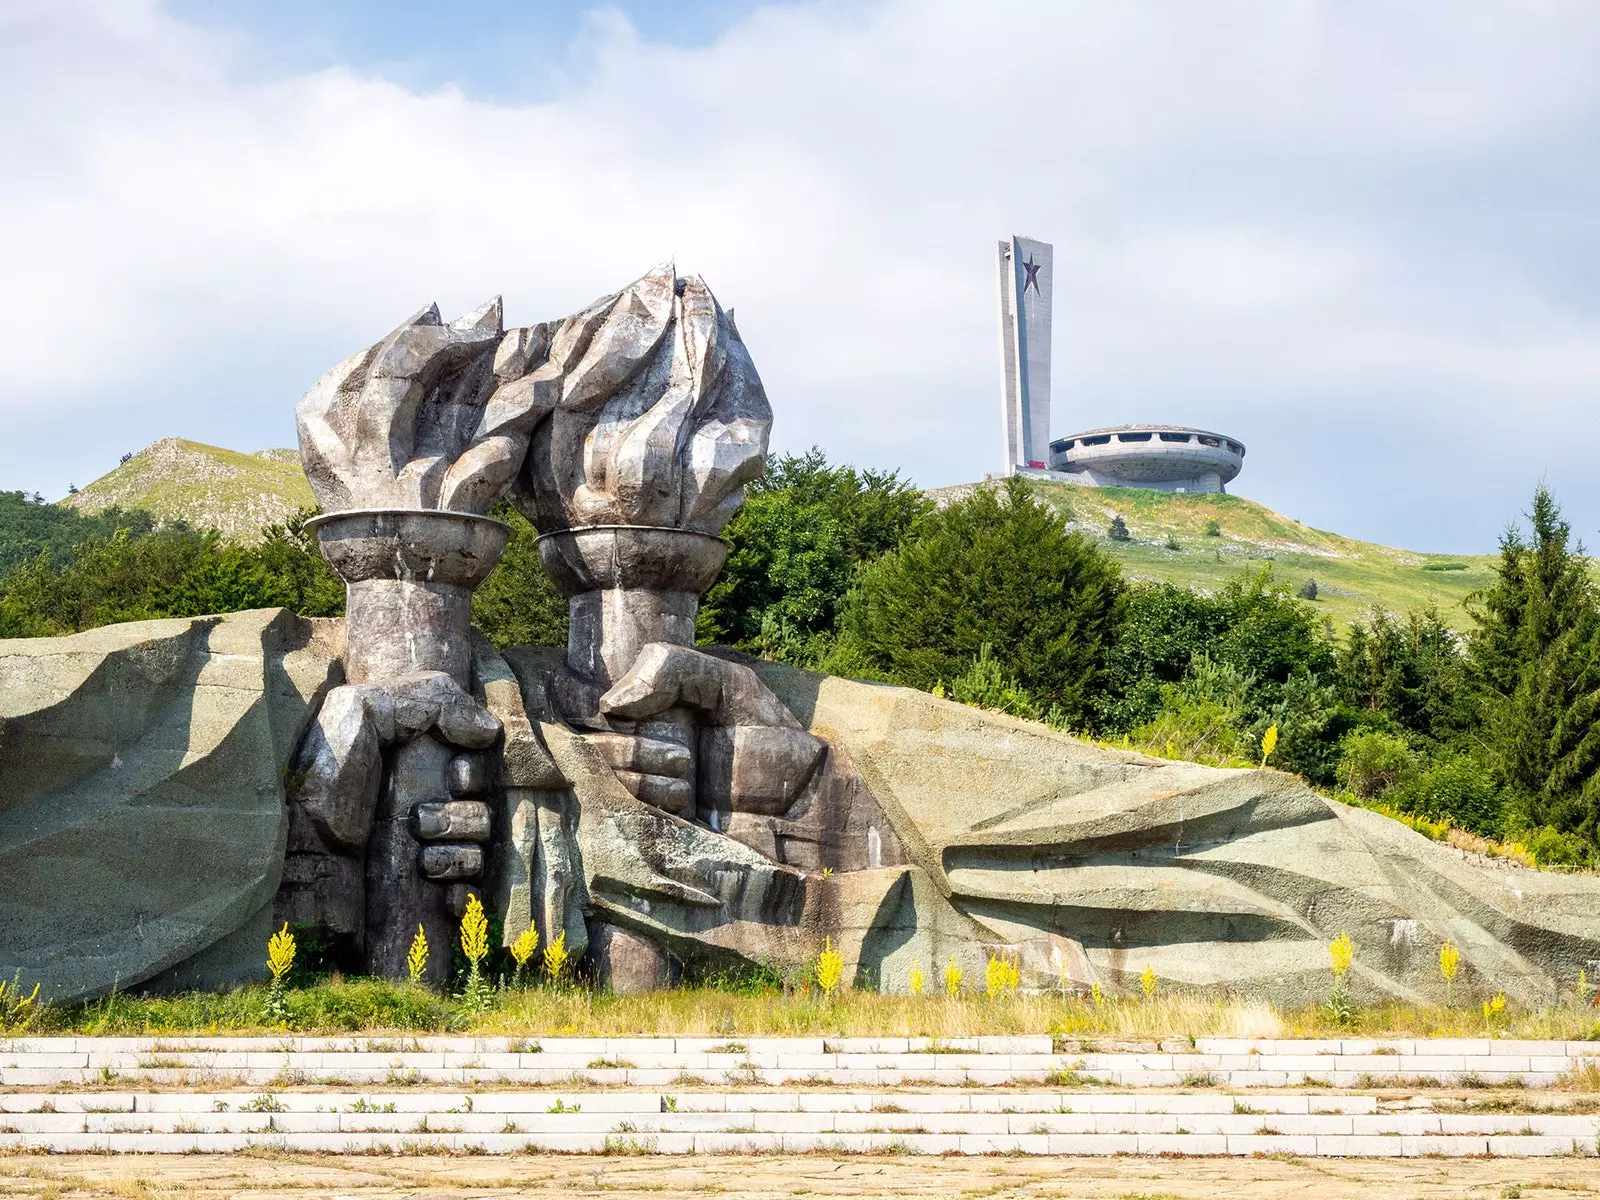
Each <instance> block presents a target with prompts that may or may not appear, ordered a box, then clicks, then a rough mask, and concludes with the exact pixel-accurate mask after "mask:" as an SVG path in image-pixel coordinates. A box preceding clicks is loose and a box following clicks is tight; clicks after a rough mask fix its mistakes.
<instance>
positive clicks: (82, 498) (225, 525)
mask: <svg viewBox="0 0 1600 1200" xmlns="http://www.w3.org/2000/svg"><path fill="white" fill-rule="evenodd" d="M972 486H973V485H971V484H964V485H961V486H958V487H949V488H938V489H935V490H933V491H932V492H930V493H929V494H930V495H931V496H933V497H934V499H935V500H940V501H949V500H953V499H956V498H958V497H960V496H961V495H964V494H965V493H967V492H969V491H970V490H971V489H972ZM1034 487H1035V489H1036V494H1037V495H1038V496H1039V497H1040V498H1041V499H1042V500H1044V501H1045V502H1046V503H1048V504H1050V505H1052V506H1054V507H1055V508H1057V509H1058V510H1060V511H1062V512H1063V513H1065V514H1066V515H1067V516H1068V518H1069V520H1070V522H1071V525H1072V528H1074V529H1076V530H1078V531H1079V532H1081V533H1084V534H1087V535H1089V536H1091V537H1093V538H1095V539H1096V540H1097V541H1098V542H1100V543H1101V544H1102V545H1103V546H1105V548H1106V549H1107V550H1109V551H1110V552H1111V553H1112V554H1113V555H1115V556H1116V557H1117V558H1118V559H1119V560H1120V561H1121V562H1122V564H1123V566H1124V568H1125V569H1126V571H1127V574H1128V576H1129V577H1130V578H1133V579H1149V580H1160V581H1165V582H1170V583H1176V584H1183V585H1189V586H1193V587H1197V588H1200V589H1202V590H1205V591H1212V590H1215V589H1216V588H1219V587H1221V586H1222V585H1223V584H1225V583H1226V582H1227V581H1228V580H1229V579H1232V578H1233V577H1235V576H1236V575H1238V573H1239V572H1240V571H1241V570H1246V569H1259V568H1260V567H1261V566H1263V565H1265V564H1266V563H1268V562H1270V563H1271V564H1272V568H1273V572H1274V574H1275V575H1276V576H1277V577H1278V578H1279V579H1282V580H1283V581H1284V582H1286V583H1288V584H1290V585H1291V586H1293V587H1296V588H1299V587H1301V586H1302V585H1303V584H1304V583H1305V581H1306V580H1307V579H1314V580H1315V581H1316V584H1317V598H1316V606H1317V608H1318V610H1319V611H1323V612H1326V613H1327V615H1328V617H1329V618H1330V619H1332V620H1333V622H1334V623H1335V624H1336V625H1344V624H1347V623H1348V622H1350V621H1351V620H1353V619H1355V618H1356V617H1359V616H1361V615H1363V614H1365V613H1366V612H1367V611H1368V610H1369V609H1370V608H1371V607H1372V606H1373V605H1374V604H1381V605H1383V606H1384V607H1386V608H1388V609H1391V610H1393V611H1396V612H1403V611H1405V610H1406V609H1409V608H1416V607H1420V606H1422V605H1425V604H1429V603H1433V604H1436V605H1438V608H1439V612H1440V615H1441V616H1443V617H1444V619H1445V620H1446V621H1448V622H1449V623H1450V624H1451V625H1453V626H1455V627H1457V628H1459V629H1465V627H1466V624H1467V620H1466V613H1465V612H1464V611H1463V609H1462V607H1461V601H1462V600H1463V599H1464V598H1465V597H1466V596H1467V595H1469V594H1470V593H1472V592H1474V591H1476V590H1478V589H1479V588H1481V587H1483V586H1484V585H1485V584H1486V583H1488V581H1489V578H1490V573H1491V570H1492V567H1493V564H1494V561H1495V558H1494V556H1493V555H1465V556H1463V555H1443V554H1424V553H1420V552H1416V551H1411V550H1397V549H1395V548H1393V547H1391V546H1380V545H1378V544H1376V543H1374V542H1359V541H1356V540H1354V539H1353V538H1347V537H1341V536H1340V535H1339V534H1336V533H1328V532H1327V531H1325V530H1321V529H1313V528H1311V527H1310V526H1309V525H1302V524H1301V523H1300V522H1299V521H1296V520H1293V519H1291V518H1289V517H1285V516H1282V515H1281V514H1279V513H1276V512H1273V511H1272V510H1271V509H1270V508H1267V507H1265V506H1264V505H1261V504H1257V503H1256V502H1255V501H1253V500H1246V499H1245V498H1244V497H1242V496H1230V495H1194V494H1177V493H1172V492H1157V491H1151V490H1148V489H1145V488H1085V487H1077V486H1074V485H1072V484H1067V483H1055V482H1051V481H1047V480H1038V481H1035V483H1034ZM62 503H63V504H64V505H67V506H68V507H71V508H75V509H77V510H78V511H80V512H82V513H85V514H92V513H98V512H101V511H103V510H105V509H107V508H110V507H112V506H116V507H119V508H122V509H124V510H133V509H143V510H145V511H147V512H149V513H150V514H152V515H153V516H154V517H155V518H156V519H157V520H160V521H173V520H183V521H187V522H188V523H189V524H190V525H193V526H195V527H197V528H204V529H217V530H220V531H221V532H222V534H223V536H224V537H226V538H228V539H230V540H233V541H242V542H248V541H254V540H255V539H256V538H257V537H259V535H260V533H261V530H263V529H264V528H266V526H268V525H271V524H274V523H277V522H281V521H283V520H285V519H287V518H288V517H290V516H292V515H293V514H294V513H295V512H297V511H298V510H299V509H301V508H305V507H308V506H310V505H312V504H314V503H315V500H314V499H313V497H312V495H311V487H310V485H309V484H308V483H307V482H306V478H305V475H304V474H303V473H302V472H301V470H300V459H299V455H298V453H297V452H296V451H294V450H262V451H258V452H257V453H255V454H241V453H238V452H237V451H233V450H223V449H220V448H218V447H216V446H206V445H202V444H201V443H199V442H190V441H185V440H183V439H181V438H163V439H162V440H161V441H159V442H156V443H154V444H153V445H150V446H148V447H146V448H145V449H144V450H142V451H140V452H139V453H138V454H135V455H134V456H133V457H132V458H131V459H129V460H128V461H127V462H125V463H123V464H122V465H121V466H119V467H118V468H117V469H116V470H114V471H112V472H111V473H110V474H108V475H104V476H102V477H101V478H99V479H97V480H95V481H94V482H93V483H91V484H89V486H88V487H85V488H83V489H82V490H81V491H79V492H78V493H76V494H75V495H72V496H69V497H67V498H66V499H65V500H63V501H62ZM1114 516H1121V517H1122V519H1123V521H1124V522H1125V523H1126V525H1127V528H1128V533H1129V535H1130V536H1129V539H1128V540H1127V541H1116V540H1113V539H1112V538H1110V537H1109V536H1108V527H1109V526H1110V523H1111V519H1112V517H1114ZM1211 522H1215V523H1216V533H1215V534H1212V533H1209V532H1208V526H1209V525H1210V523H1211ZM1172 543H1176V547H1177V548H1176V549H1173V548H1172Z"/></svg>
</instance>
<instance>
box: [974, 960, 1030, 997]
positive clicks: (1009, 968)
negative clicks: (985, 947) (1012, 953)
mask: <svg viewBox="0 0 1600 1200" xmlns="http://www.w3.org/2000/svg"><path fill="white" fill-rule="evenodd" d="M1021 983H1022V968H1021V966H1020V965H1018V963H1017V961H1016V960H1015V959H1005V958H1002V957H1001V956H1000V955H998V954H991V955H990V956H989V963H988V965H987V966H986V967H984V969H983V989H984V991H986V992H988V993H989V999H991V1000H995V999H998V998H999V997H1000V996H1002V995H1005V994H1006V993H1008V992H1015V991H1016V990H1017V987H1018V986H1019V985H1020V984H1021Z"/></svg>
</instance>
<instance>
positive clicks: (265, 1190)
mask: <svg viewBox="0 0 1600 1200" xmlns="http://www.w3.org/2000/svg"><path fill="white" fill-rule="evenodd" d="M1518 1188H1520V1189H1522V1192H1525V1193H1526V1194H1528V1195H1546V1194H1548V1195H1555V1194H1567V1195H1571V1194H1574V1193H1588V1192H1591V1191H1595V1190H1600V1165H1597V1163H1596V1162H1595V1161H1594V1160H1583V1159H1568V1158H1561V1159H1536V1160H1529V1159H1488V1160H1485V1159H1452V1160H1441V1159H1421V1160H1418V1159H1411V1160H1394V1159H1378V1160H1371V1159H1367V1160H1351V1161H1345V1160H1340V1159H1317V1160H1311V1159H1295V1158H1247V1159H1201V1158H1144V1159H1136V1158H1110V1159H1107V1158H884V1157H855V1156H831V1155H803V1156H782V1157H780V1156H763V1157H754V1158H751V1157H732V1156H729V1157H720V1156H717V1157H700V1158H694V1159H682V1158H665V1157H662V1158H605V1157H591V1156H580V1155H570V1156H568V1155H533V1156H525V1155H517V1156H512V1157H506V1158H431V1157H414V1158H413V1157H403V1158H386V1157H365V1156H362V1157H333V1156H288V1155H262V1156H256V1155H249V1156H242V1155H241V1156H227V1155H182V1156H165V1155H159V1156H151V1157H148V1158H145V1157H141V1158H138V1159H129V1158H113V1157H109V1156H108V1157H100V1156H83V1157H78V1156H39V1155H18V1156H12V1157H8V1158H4V1159H0V1197H7V1198H9V1197H23V1196H29V1197H32V1196H38V1197H59V1198H67V1197H71V1198H72V1200H79V1198H87V1197H102V1196H106V1197H112V1196H115V1197H133V1198H141V1200H142V1198H146V1197H148V1198H149V1200H162V1198H164V1197H168V1196H196V1197H205V1198H208V1200H209V1198H210V1197H213V1196H215V1197H221V1196H229V1197H233V1196H238V1197H246V1198H248V1200H269V1198H270V1200H276V1198H278V1197H283V1198H285V1200H288V1198H291V1197H293V1198H301V1197H310V1196H340V1197H345V1196H350V1197H373V1198H376V1197H389V1196H419V1195H420V1196H426V1197H428V1198H429V1200H434V1198H439V1200H443V1198H446V1197H457V1196H460V1197H467V1196H471V1197H475V1198H476V1197H498V1196H507V1197H510V1196H523V1195H534V1196H538V1197H549V1198H551V1200H561V1198H564V1197H580V1196H581V1197H594V1196H597V1195H601V1194H604V1195H605V1196H607V1197H613V1198H616V1200H634V1198H637V1200H645V1198H646V1197H651V1198H654V1197H659V1196H662V1195H669V1196H684V1195H707V1196H724V1197H752V1198H759V1200H767V1198H768V1197H771V1198H773V1200H776V1198H778V1197H790V1196H812V1197H871V1196H902V1195H904V1196H910V1195H920V1196H926V1195H928V1194H929V1193H930V1192H936V1193H937V1194H938V1195H939V1197H940V1198H941V1200H969V1198H971V1200H977V1198H978V1197H988V1196H996V1195H1004V1196H1005V1197H1007V1198H1008V1200H1032V1198H1034V1197H1037V1198H1038V1200H1077V1198H1080V1197H1081V1198H1083V1200H1090V1198H1094V1200H1101V1198H1104V1200H1113V1198H1115V1200H1132V1198H1133V1197H1138V1198H1140V1200H1189V1198H1190V1197H1218V1196H1226V1197H1229V1198H1230V1200H1267V1198H1269V1197H1270V1198H1272V1200H1278V1198H1279V1197H1283V1196H1293V1197H1295V1200H1345V1198H1347V1197H1352V1196H1359V1197H1360V1198H1361V1200H1436V1198H1440V1200H1442V1198H1445V1197H1449V1198H1451V1200H1455V1198H1462V1200H1465V1198H1466V1197H1493V1196H1500V1195H1505V1194H1520V1193H1518V1192H1517V1191H1515V1189H1518Z"/></svg>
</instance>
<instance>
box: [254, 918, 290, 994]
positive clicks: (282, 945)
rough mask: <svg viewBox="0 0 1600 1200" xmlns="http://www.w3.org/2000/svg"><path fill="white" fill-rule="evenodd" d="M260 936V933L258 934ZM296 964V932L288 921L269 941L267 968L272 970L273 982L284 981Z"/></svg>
mask: <svg viewBox="0 0 1600 1200" xmlns="http://www.w3.org/2000/svg"><path fill="white" fill-rule="evenodd" d="M258 936H259V935H258ZM292 966H294V934H292V933H290V932H289V925H288V922H285V923H284V926H283V928H282V929H280V930H278V932H277V933H275V934H273V935H272V937H271V938H270V939H268V941H267V970H269V971H271V972H272V982H273V983H282V982H283V977H284V976H285V975H287V974H288V973H289V968H290V967H292Z"/></svg>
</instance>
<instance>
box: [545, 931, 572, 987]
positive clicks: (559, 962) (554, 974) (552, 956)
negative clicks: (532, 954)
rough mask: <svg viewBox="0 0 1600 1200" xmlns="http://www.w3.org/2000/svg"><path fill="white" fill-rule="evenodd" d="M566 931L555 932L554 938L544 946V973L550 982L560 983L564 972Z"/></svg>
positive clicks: (565, 967)
mask: <svg viewBox="0 0 1600 1200" xmlns="http://www.w3.org/2000/svg"><path fill="white" fill-rule="evenodd" d="M570 957H571V955H569V954H568V953H567V931H566V930H565V929H563V930H562V931H561V932H560V933H558V934H556V936H555V940H554V941H552V942H551V943H550V944H549V945H548V946H546V947H545V948H544V973H545V974H546V975H548V976H549V977H550V982H552V983H560V982H561V976H562V975H563V974H564V973H565V972H566V969H567V959H568V958H570Z"/></svg>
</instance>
